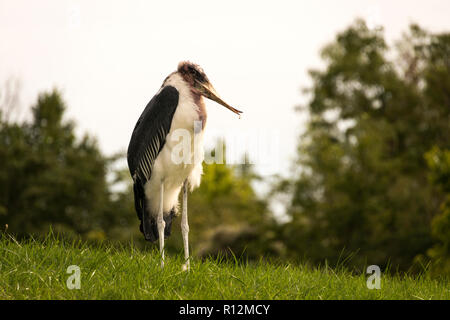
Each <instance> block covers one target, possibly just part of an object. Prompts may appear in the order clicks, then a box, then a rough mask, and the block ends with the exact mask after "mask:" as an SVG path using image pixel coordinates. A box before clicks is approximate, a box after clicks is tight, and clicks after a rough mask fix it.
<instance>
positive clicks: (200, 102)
mask: <svg viewBox="0 0 450 320" xmlns="http://www.w3.org/2000/svg"><path fill="white" fill-rule="evenodd" d="M190 93H191V96H192V99H193V100H194V103H195V104H196V106H197V107H198V110H197V113H198V117H199V120H200V121H201V122H202V130H203V129H205V125H206V118H207V117H208V115H207V113H206V105H205V99H204V98H203V96H202V95H201V94H199V93H198V92H197V91H195V90H194V89H191V92H190Z"/></svg>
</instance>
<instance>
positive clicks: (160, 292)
mask: <svg viewBox="0 0 450 320" xmlns="http://www.w3.org/2000/svg"><path fill="white" fill-rule="evenodd" d="M182 262H183V261H182V257H181V256H173V255H168V256H167V257H166V267H165V268H164V269H161V267H160V261H159V254H158V252H157V251H156V249H155V250H153V251H142V250H138V249H136V248H134V246H133V245H131V244H130V245H128V246H120V247H118V246H116V245H111V244H104V245H87V244H84V243H81V242H71V243H69V242H67V241H62V240H61V239H57V238H55V237H54V236H50V237H49V238H48V239H46V240H44V241H34V240H28V241H23V242H20V243H19V242H17V241H15V240H14V239H12V238H11V237H9V236H5V235H3V236H0V299H449V298H450V281H449V279H441V280H436V279H434V280H433V279H430V278H428V277H427V276H426V275H421V276H416V277H411V276H382V278H381V289H380V290H369V289H368V288H367V286H366V280H367V278H366V275H364V274H363V275H352V274H351V273H349V272H348V271H345V270H343V269H342V268H340V270H333V269H331V268H311V267H306V266H296V265H290V264H283V263H269V262H264V261H261V262H259V263H244V264H241V263H237V262H234V263H232V262H221V261H218V260H217V259H207V260H205V261H201V260H199V259H193V260H192V262H191V271H190V272H183V271H181V265H182ZM70 265H78V266H79V267H80V269H81V288H80V289H79V290H77V289H73V290H69V289H68V288H67V286H66V281H67V279H68V277H69V276H70V274H68V273H67V272H66V271H67V267H68V266H70Z"/></svg>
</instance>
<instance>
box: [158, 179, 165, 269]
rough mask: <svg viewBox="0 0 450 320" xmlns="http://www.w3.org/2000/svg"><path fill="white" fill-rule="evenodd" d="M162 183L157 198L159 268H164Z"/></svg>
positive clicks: (162, 182)
mask: <svg viewBox="0 0 450 320" xmlns="http://www.w3.org/2000/svg"><path fill="white" fill-rule="evenodd" d="M163 204H164V181H161V190H160V198H159V212H158V219H157V225H158V235H159V252H160V253H161V268H164V228H165V227H166V222H165V221H164V216H163V214H164V211H163V210H164V206H163Z"/></svg>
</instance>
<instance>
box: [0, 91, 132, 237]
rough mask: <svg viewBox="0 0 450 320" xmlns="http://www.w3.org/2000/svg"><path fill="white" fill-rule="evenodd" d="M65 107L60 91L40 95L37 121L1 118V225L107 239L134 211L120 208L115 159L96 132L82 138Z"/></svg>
mask: <svg viewBox="0 0 450 320" xmlns="http://www.w3.org/2000/svg"><path fill="white" fill-rule="evenodd" d="M65 109H66V107H65V104H64V102H63V101H62V98H61V95H60V94H59V93H58V92H57V91H56V90H54V91H52V92H50V93H43V94H41V95H40V96H39V98H38V101H37V103H36V105H35V106H34V107H33V108H32V120H31V122H29V123H27V122H24V123H10V122H7V121H2V122H1V123H0V161H1V163H2V166H1V167H0V188H1V190H0V224H1V225H2V226H4V225H5V224H8V227H9V231H11V232H14V233H16V234H18V235H19V236H24V235H27V234H29V233H33V234H41V233H45V232H47V231H48V229H49V227H50V226H52V227H53V229H54V230H57V231H64V232H66V233H73V234H80V235H84V236H85V237H95V238H104V237H105V236H106V233H107V232H108V230H109V229H111V228H113V227H115V226H117V224H118V221H121V220H123V219H125V220H127V221H128V214H129V212H117V209H115V207H117V203H115V202H114V199H113V198H114V197H113V196H114V194H113V193H112V192H111V191H110V186H109V185H108V182H107V173H108V167H109V165H110V163H111V161H112V160H111V159H108V158H107V157H105V156H103V155H102V153H101V152H100V150H99V148H98V146H97V143H96V141H95V139H93V138H92V137H90V136H88V135H85V136H84V137H82V139H80V140H78V139H76V137H75V134H74V128H75V125H74V123H73V122H71V121H66V120H65V119H64V111H65ZM117 197H118V195H116V198H117ZM122 207H123V206H122ZM130 217H131V215H130Z"/></svg>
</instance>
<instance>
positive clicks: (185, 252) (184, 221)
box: [181, 181, 190, 271]
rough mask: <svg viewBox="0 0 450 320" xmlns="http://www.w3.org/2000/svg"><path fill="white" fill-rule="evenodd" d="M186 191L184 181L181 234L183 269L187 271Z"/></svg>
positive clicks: (187, 226) (187, 227)
mask: <svg viewBox="0 0 450 320" xmlns="http://www.w3.org/2000/svg"><path fill="white" fill-rule="evenodd" d="M187 193H188V186H187V181H185V182H184V185H183V212H182V214H181V234H182V236H183V246H184V264H183V270H185V271H186V270H187V271H189V269H190V263H189V237H188V235H189V224H188V217H187Z"/></svg>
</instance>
